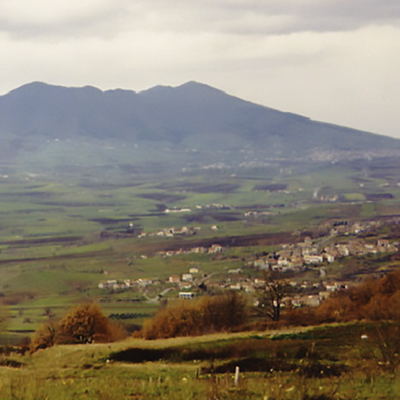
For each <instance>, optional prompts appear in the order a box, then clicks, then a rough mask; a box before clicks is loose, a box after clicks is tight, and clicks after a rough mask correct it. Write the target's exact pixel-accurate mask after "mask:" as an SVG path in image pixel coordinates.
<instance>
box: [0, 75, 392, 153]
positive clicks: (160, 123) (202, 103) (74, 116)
mask: <svg viewBox="0 0 400 400" xmlns="http://www.w3.org/2000/svg"><path fill="white" fill-rule="evenodd" d="M0 139H1V140H2V142H3V147H2V150H0V153H1V154H2V155H3V157H4V156H7V157H16V155H17V154H18V155H19V157H21V154H22V153H23V154H25V155H26V154H31V155H32V154H34V153H35V152H46V151H51V149H50V148H49V145H48V143H49V142H50V143H51V142H52V141H54V140H61V141H66V140H68V141H72V142H73V143H75V144H77V143H80V142H82V140H95V141H96V143H101V142H106V143H114V144H115V143H122V142H124V144H126V146H128V147H130V146H133V145H134V144H135V145H137V144H138V143H139V144H145V145H146V146H150V147H152V148H154V149H161V148H165V147H168V148H172V149H174V150H185V149H192V150H195V151H200V152H215V151H235V152H237V151H241V150H248V151H256V152H263V153H265V155H266V156H270V157H273V156H280V157H304V156H307V155H308V154H310V153H312V152H314V153H315V152H316V151H334V152H338V151H339V152H340V151H343V150H345V151H364V152H376V151H384V150H386V149H390V150H393V149H400V141H399V140H397V139H392V138H388V137H384V136H380V135H375V134H371V133H367V132H362V131H357V130H355V129H349V128H344V127H340V126H336V125H332V124H324V123H321V122H315V121H312V120H310V119H309V118H306V117H303V116H300V115H296V114H291V113H285V112H281V111H277V110H274V109H271V108H268V107H264V106H260V105H257V104H253V103H250V102H247V101H244V100H241V99H239V98H236V97H234V96H230V95H227V94H225V93H224V92H222V91H220V90H218V89H215V88H212V87H210V86H207V85H204V84H199V83H196V82H189V83H186V84H184V85H182V86H179V87H175V88H173V87H166V86H157V87H154V88H152V89H149V90H146V91H143V92H139V93H136V92H134V91H128V90H120V89H118V90H109V91H105V92H103V91H101V90H99V89H97V88H94V87H90V86H87V87H82V88H66V87H59V86H52V85H47V84H45V83H40V82H34V83H31V84H27V85H24V86H22V87H20V88H18V89H15V90H13V91H11V92H10V93H8V94H6V95H4V96H1V97H0ZM21 152H22V153H21Z"/></svg>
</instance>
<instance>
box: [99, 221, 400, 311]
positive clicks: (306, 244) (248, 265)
mask: <svg viewBox="0 0 400 400" xmlns="http://www.w3.org/2000/svg"><path fill="white" fill-rule="evenodd" d="M393 222H395V223H397V222H398V221H386V223H393ZM382 224H383V222H382V221H367V222H353V223H349V222H348V221H336V222H334V223H333V224H332V225H331V227H330V229H329V231H328V232H327V234H326V235H325V236H320V237H318V238H317V239H312V238H311V237H308V236H306V237H305V238H304V239H303V240H302V241H300V242H297V243H293V244H283V245H281V246H280V249H279V250H277V251H274V252H270V253H264V254H263V255H261V256H260V255H258V256H253V257H248V258H247V259H243V260H242V266H241V267H239V268H237V264H236V267H235V268H229V265H227V267H225V268H224V269H223V270H220V271H215V272H212V273H209V274H206V273H204V272H203V271H202V270H201V266H200V265H199V266H196V267H193V266H192V267H190V268H188V270H187V271H186V272H184V273H182V274H180V275H178V274H175V275H170V276H169V277H168V278H167V279H160V278H154V279H138V280H130V279H125V280H124V281H123V282H121V281H117V280H116V279H109V280H106V281H101V282H100V283H99V284H98V287H99V288H100V289H103V290H107V291H108V292H110V293H116V292H122V291H134V292H138V293H142V294H143V298H144V300H148V301H153V302H154V301H159V300H160V299H162V298H164V297H165V296H166V295H167V293H168V299H177V298H181V299H191V298H194V297H196V296H197V295H200V294H201V293H204V292H205V291H208V292H211V293H212V292H218V291H223V290H238V291H243V292H246V293H249V294H253V295H256V294H257V292H259V291H262V290H264V289H265V287H266V278H265V277H266V276H267V275H269V274H273V275H274V279H279V280H284V281H285V282H286V283H287V286H288V287H289V288H290V289H289V290H288V296H287V297H286V298H285V299H284V302H283V304H289V305H291V306H293V307H302V306H312V307H316V306H318V305H319V304H320V303H321V301H322V300H323V299H325V298H327V297H329V296H330V294H331V293H332V292H335V291H338V290H342V289H347V288H348V287H349V286H351V285H352V284H354V282H352V281H350V280H349V281H343V280H332V279H329V277H327V272H326V270H327V268H328V267H329V265H331V264H333V263H335V262H337V261H339V260H344V259H346V258H347V257H353V256H366V255H378V254H381V253H395V252H397V251H398V246H399V243H398V242H392V241H391V240H389V239H384V238H380V239H377V240H375V241H371V240H366V239H365V238H362V233H365V232H370V231H371V230H377V229H378V228H380V227H381V226H382ZM211 229H214V230H217V229H218V227H217V226H212V227H211ZM192 230H193V228H187V227H184V228H180V229H174V228H170V229H167V230H164V231H160V232H164V234H165V235H166V236H167V235H168V234H171V235H173V234H176V232H178V234H182V232H191V231H192ZM160 236H161V235H160ZM228 250H229V249H228V248H226V247H223V246H221V245H220V244H218V243H215V244H212V245H211V246H209V247H193V248H186V249H183V248H181V249H178V250H169V251H168V250H167V251H159V252H157V253H156V254H155V256H156V257H173V256H182V255H188V254H204V255H209V256H210V257H213V256H215V255H217V254H220V253H225V252H228ZM141 257H142V258H147V256H145V255H142V256H141ZM227 260H229V257H227ZM228 263H229V261H227V264H228ZM310 270H313V271H317V275H318V279H317V280H313V281H311V280H309V279H304V280H302V279H301V277H302V273H305V272H307V271H310ZM256 272H258V273H256ZM150 290H151V291H152V292H154V291H157V290H158V292H159V293H161V294H159V295H158V296H156V297H155V298H153V299H151V298H149V297H148V296H147V292H148V291H150ZM289 293H290V294H289Z"/></svg>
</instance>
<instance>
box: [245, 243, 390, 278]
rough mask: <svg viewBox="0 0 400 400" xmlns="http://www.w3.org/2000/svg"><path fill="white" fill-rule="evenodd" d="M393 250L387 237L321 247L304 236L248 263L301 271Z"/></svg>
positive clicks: (275, 268) (259, 266)
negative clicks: (338, 260) (309, 267)
mask: <svg viewBox="0 0 400 400" xmlns="http://www.w3.org/2000/svg"><path fill="white" fill-rule="evenodd" d="M395 251H397V247H396V245H394V244H392V243H390V241H389V240H387V239H380V240H378V241H377V242H376V243H373V244H372V243H367V242H365V241H363V240H361V239H357V240H351V241H349V242H348V243H338V244H332V245H330V246H327V247H321V245H320V244H319V245H318V244H314V243H313V241H312V240H311V238H306V239H305V240H304V242H301V243H297V244H293V245H286V246H284V247H283V248H282V250H280V251H278V252H275V253H273V254H271V255H268V256H265V257H260V258H257V259H256V260H254V261H251V262H250V265H251V266H253V267H257V268H260V269H268V270H272V271H276V272H286V271H301V270H304V269H306V268H307V266H309V265H318V264H322V263H325V262H326V263H333V262H334V261H335V260H337V259H339V258H341V257H348V256H361V255H366V254H377V253H390V252H395Z"/></svg>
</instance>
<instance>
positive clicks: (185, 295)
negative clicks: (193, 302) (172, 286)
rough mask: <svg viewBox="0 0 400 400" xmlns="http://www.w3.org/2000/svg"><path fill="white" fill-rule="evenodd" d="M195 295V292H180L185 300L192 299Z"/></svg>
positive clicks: (180, 296)
mask: <svg viewBox="0 0 400 400" xmlns="http://www.w3.org/2000/svg"><path fill="white" fill-rule="evenodd" d="M194 297H195V295H194V293H193V292H179V298H180V299H183V300H190V299H193V298H194Z"/></svg>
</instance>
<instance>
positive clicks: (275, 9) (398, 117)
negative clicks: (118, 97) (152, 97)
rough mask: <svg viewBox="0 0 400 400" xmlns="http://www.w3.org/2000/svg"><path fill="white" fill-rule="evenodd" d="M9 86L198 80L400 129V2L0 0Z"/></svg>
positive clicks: (259, 99) (310, 112)
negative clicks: (34, 82) (38, 82)
mask: <svg viewBox="0 0 400 400" xmlns="http://www.w3.org/2000/svg"><path fill="white" fill-rule="evenodd" d="M0 57H1V59H0V71H1V77H2V79H1V82H0V94H4V93H7V92H8V91H10V90H12V89H14V88H16V87H19V86H21V85H23V84H25V83H29V82H32V81H43V82H47V83H50V84H57V85H63V86H84V85H93V86H96V87H99V88H100V89H103V90H106V89H113V88H125V89H132V90H135V91H140V90H144V89H147V88H150V87H152V86H156V85H159V84H162V85H171V86H178V85H181V84H183V83H185V82H187V81H190V80H195V81H198V82H202V83H206V84H209V85H211V86H214V87H217V88H219V89H222V90H224V91H225V92H227V93H229V94H232V95H235V96H238V97H241V98H243V99H245V100H249V101H252V102H255V103H259V104H263V105H266V106H268V107H272V108H276V109H279V110H282V111H290V112H294V113H298V114H302V115H306V116H308V117H310V118H312V119H314V120H320V121H325V122H332V123H335V124H339V125H345V126H350V127H353V128H357V129H363V130H367V131H371V132H375V133H380V134H385V135H391V136H395V137H399V138H400V78H399V75H400V1H399V0H1V2H0Z"/></svg>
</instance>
